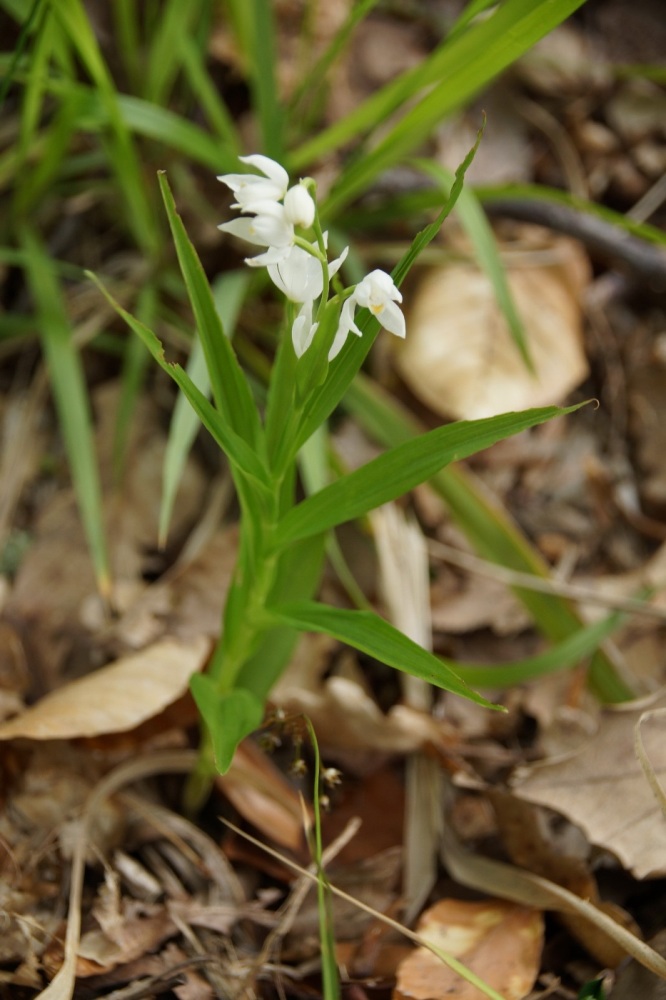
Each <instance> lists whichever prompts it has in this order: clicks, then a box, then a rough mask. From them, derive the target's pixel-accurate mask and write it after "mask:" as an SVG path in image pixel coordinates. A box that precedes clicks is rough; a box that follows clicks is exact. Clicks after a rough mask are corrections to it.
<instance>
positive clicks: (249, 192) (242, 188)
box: [217, 153, 289, 212]
mask: <svg viewBox="0 0 666 1000" xmlns="http://www.w3.org/2000/svg"><path fill="white" fill-rule="evenodd" d="M239 159H240V161H241V163H247V164H249V165H250V166H251V167H255V168H256V169H257V170H260V171H261V173H262V174H263V175H264V176H263V177H258V176H257V175H256V174H221V175H220V176H219V177H218V178H217V179H218V181H221V182H222V183H223V184H226V185H227V187H228V188H230V189H231V190H232V191H233V193H234V195H235V196H236V201H235V203H234V205H233V206H232V207H233V208H240V209H242V211H244V212H253V211H255V209H254V208H253V205H255V204H256V203H257V202H266V201H274V202H279V201H282V199H283V198H284V196H285V194H286V193H287V188H288V187H289V174H288V173H287V171H286V170H285V169H284V167H283V166H282V165H281V164H279V163H276V162H275V160H271V159H270V157H268V156H262V155H261V154H260V153H255V154H253V155H252V156H241V157H239Z"/></svg>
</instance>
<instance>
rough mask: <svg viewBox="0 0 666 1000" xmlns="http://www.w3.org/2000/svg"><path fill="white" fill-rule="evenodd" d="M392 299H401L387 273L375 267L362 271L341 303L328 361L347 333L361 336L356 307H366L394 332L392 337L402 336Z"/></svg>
mask: <svg viewBox="0 0 666 1000" xmlns="http://www.w3.org/2000/svg"><path fill="white" fill-rule="evenodd" d="M396 302H402V295H401V294H400V292H399V290H398V289H397V288H396V286H395V284H394V283H393V280H392V278H391V276H390V275H388V274H386V272H385V271H379V270H376V271H371V272H370V274H366V276H365V278H363V280H362V281H359V283H358V285H357V286H356V288H355V289H354V291H353V292H352V294H351V295H350V297H349V298H348V299H346V300H345V302H344V304H343V306H342V310H341V311H340V321H339V323H338V329H337V332H336V334H335V337H334V339H333V344H332V346H331V350H330V352H329V355H328V360H329V361H332V360H333V358H334V357H336V356H337V355H338V354H339V353H340V351H341V350H342V347H343V346H344V343H345V341H346V340H347V337H348V335H349V334H350V333H355V334H357V335H358V336H359V337H360V336H361V331H360V330H359V328H358V327H357V326H356V323H355V322H354V312H355V310H356V307H357V306H361V307H362V308H365V309H369V310H370V312H371V313H372V314H373V316H376V317H377V319H378V320H379V322H380V323H381V324H382V326H383V327H384V329H386V330H388V331H389V333H393V334H395V336H396V337H404V336H405V317H404V316H403V314H402V312H401V311H400V309H399V308H398V306H397V305H396Z"/></svg>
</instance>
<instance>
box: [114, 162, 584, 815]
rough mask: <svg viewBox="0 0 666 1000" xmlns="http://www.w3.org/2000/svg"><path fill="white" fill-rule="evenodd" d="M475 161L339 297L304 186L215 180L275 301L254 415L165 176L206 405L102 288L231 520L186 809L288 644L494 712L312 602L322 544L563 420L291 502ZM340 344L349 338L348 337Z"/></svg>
mask: <svg viewBox="0 0 666 1000" xmlns="http://www.w3.org/2000/svg"><path fill="white" fill-rule="evenodd" d="M474 151H475V150H472V151H471V152H470V154H469V156H468V157H467V158H466V160H465V162H464V163H463V164H462V166H461V167H460V168H459V170H458V172H457V174H456V178H455V182H454V184H453V186H452V189H451V193H450V195H449V198H448V201H447V203H446V204H445V205H444V207H443V208H442V211H441V212H440V214H439V216H438V218H437V219H436V220H435V222H433V223H432V224H431V225H430V226H428V227H427V228H426V229H425V230H424V231H423V232H422V233H420V234H418V236H417V237H416V238H415V240H414V242H413V243H412V246H411V247H410V249H409V251H408V252H407V254H406V255H405V257H404V258H403V259H402V260H401V261H400V262H399V263H398V265H397V267H396V268H395V269H394V271H393V274H392V275H389V274H387V273H385V272H384V271H381V270H373V271H370V273H369V274H367V275H366V276H365V277H364V278H363V279H362V280H361V281H359V282H358V283H356V284H354V285H345V283H344V280H343V277H342V275H343V273H344V264H345V259H346V256H347V252H348V248H345V250H344V251H343V252H342V253H341V254H340V255H339V256H338V257H337V258H336V259H334V260H329V257H328V238H327V233H326V231H325V230H323V228H322V225H321V221H320V213H319V206H318V202H317V192H316V185H315V182H314V181H313V180H312V179H311V178H305V179H302V180H300V181H298V182H297V183H296V184H294V185H292V186H290V184H289V176H288V173H287V171H286V170H285V168H284V167H283V166H282V165H281V164H279V163H277V162H275V161H274V160H271V159H269V158H268V157H266V156H262V155H258V154H257V155H252V156H246V157H242V158H241V162H242V164H243V165H244V166H245V167H247V168H250V169H249V170H248V171H246V172H242V171H241V172H239V173H234V174H225V175H223V176H221V177H220V178H219V180H220V181H222V183H223V184H225V185H226V186H227V187H228V188H229V189H230V190H231V191H232V192H233V195H234V198H235V201H234V204H233V206H232V207H233V208H234V209H236V210H237V211H238V217H237V218H234V219H233V220H231V221H228V222H225V223H223V224H222V225H221V226H220V229H221V230H222V231H223V232H225V233H229V234H231V235H233V236H234V237H239V238H241V239H242V240H244V241H246V242H247V243H249V244H251V245H254V246H255V247H259V248H260V249H261V252H260V253H259V254H258V255H257V256H254V257H248V258H247V260H246V263H247V264H248V266H250V267H252V268H262V267H265V268H266V269H267V272H268V275H269V277H270V278H271V280H272V282H273V284H274V285H275V287H276V288H277V290H278V293H279V294H280V296H281V297H283V299H284V303H285V323H284V329H283V332H282V334H281V335H280V337H279V338H278V346H277V350H276V354H275V359H274V363H273V367H272V371H271V377H270V381H269V385H268V393H267V398H266V402H265V405H264V406H263V407H260V406H259V405H258V403H257V401H256V400H255V398H254V396H253V394H252V391H251V388H250V383H249V382H248V380H247V378H246V376H245V373H244V372H243V370H242V368H241V366H240V364H239V361H238V358H237V356H236V353H235V351H234V348H233V345H232V344H231V343H230V341H229V339H228V338H227V337H226V336H225V333H224V330H223V328H222V323H221V320H220V317H219V315H218V312H217V310H216V308H215V304H214V300H213V296H212V293H211V289H210V286H209V284H208V281H207V279H206V276H205V274H204V271H203V268H202V266H201V263H200V261H199V258H198V256H197V254H196V251H195V249H194V247H193V246H192V244H191V242H190V240H189V238H188V236H187V233H186V231H185V228H184V226H183V223H182V221H181V219H180V217H179V215H178V213H177V211H176V206H175V203H174V199H173V196H172V193H171V190H170V188H169V185H168V183H167V180H166V178H165V176H164V175H160V186H161V190H162V195H163V198H164V203H165V206H166V211H167V215H168V218H169V222H170V226H171V230H172V234H173V237H174V242H175V246H176V250H177V254H178V258H179V263H180V267H181V270H182V273H183V277H184V281H185V284H186V287H187V290H188V294H189V298H190V302H191V305H192V309H193V313H194V317H195V320H196V326H197V331H198V335H199V337H200V339H201V343H202V347H203V351H204V355H205V359H206V364H207V367H208V371H209V375H210V386H211V393H212V400H209V399H208V398H207V396H206V395H205V394H204V393H203V392H201V391H200V389H199V388H197V386H196V385H195V384H194V382H193V381H192V379H191V378H190V377H189V375H188V374H187V372H186V371H185V370H184V369H183V368H181V367H180V365H178V364H173V363H171V362H168V361H167V360H166V359H165V357H164V351H163V347H162V344H161V343H160V341H159V340H158V338H157V337H156V335H155V334H154V333H153V332H152V331H151V330H150V329H148V328H147V327H146V326H144V325H143V324H142V323H141V322H140V321H139V320H137V319H136V318H135V317H133V316H131V315H130V314H129V313H127V312H126V311H125V310H124V309H122V307H121V306H120V305H119V304H118V303H117V302H115V300H114V299H113V298H112V297H111V296H110V295H109V293H108V292H106V291H105V290H104V289H103V288H102V291H104V294H105V295H106V296H107V298H108V299H109V301H111V303H112V304H113V305H114V307H115V308H116V310H117V311H118V312H119V313H120V315H122V316H123V317H124V319H125V320H126V321H127V323H128V324H129V325H130V327H131V328H132V329H133V330H134V331H135V332H136V333H137V334H138V335H139V336H140V337H141V338H142V340H143V341H144V343H145V344H146V346H147V347H148V349H149V350H150V351H151V353H152V354H153V356H154V358H155V359H156V361H157V362H158V363H159V364H160V365H161V366H162V368H163V369H164V370H165V371H166V372H167V373H168V374H169V375H170V376H171V377H172V378H173V379H174V381H175V382H176V383H177V384H178V386H179V387H180V389H181V391H182V392H183V393H184V395H185V396H186V398H187V399H188V400H189V402H190V403H191V405H192V406H193V408H194V410H195V412H196V413H197V415H198V417H199V419H200V420H201V422H202V423H203V425H204V426H205V427H206V428H207V429H208V431H209V432H210V434H211V435H212V436H213V438H214V439H215V441H216V442H217V444H218V445H219V447H220V448H221V449H222V451H223V452H224V453H225V455H226V457H227V460H228V463H229V469H230V472H231V475H232V477H233V480H234V484H235V488H236V493H237V497H238V503H239V506H240V511H241V517H240V526H239V551H238V558H237V565H236V569H235V573H234V576H233V580H232V582H231V585H230V588H229V591H228V594H227V598H226V602H225V606H224V609H223V612H222V625H221V634H220V638H219V641H218V643H217V645H216V647H215V649H214V652H213V654H212V657H211V660H210V664H209V667H208V670H207V672H206V673H205V674H200V675H196V676H195V677H193V679H192V682H191V688H192V694H193V696H194V699H195V701H196V703H197V706H198V708H199V710H200V713H201V716H202V719H203V722H204V726H203V737H202V748H201V754H200V759H199V767H198V769H197V772H196V774H195V775H194V776H193V779H192V784H191V787H190V792H191V802H190V805H191V806H194V805H196V804H197V803H198V802H199V801H200V800H201V798H202V796H203V794H204V793H205V790H206V788H207V787H208V783H209V782H210V780H211V777H212V775H213V774H214V773H215V771H216V770H217V771H220V772H224V771H225V770H226V769H227V768H228V767H229V765H230V763H231V760H232V757H233V754H234V752H235V749H236V747H237V746H238V744H239V742H240V741H241V740H242V739H244V738H245V737H246V736H247V735H249V734H250V733H251V732H252V731H254V730H255V729H256V728H258V727H259V726H260V724H261V722H262V718H263V714H264V707H265V703H266V701H267V699H268V697H269V694H270V690H271V687H272V686H273V684H274V683H275V681H276V679H277V678H278V677H279V675H280V673H281V672H282V671H283V670H284V668H285V667H286V665H287V664H288V662H289V659H290V656H291V654H292V651H293V648H294V645H295V642H296V640H297V638H298V634H299V633H300V632H307V631H310V632H323V633H327V634H328V635H330V636H332V637H334V638H335V639H337V640H339V641H341V642H344V643H347V644H349V645H351V646H353V647H355V648H356V649H358V650H360V651H362V652H364V653H365V654H367V655H369V656H371V657H375V658H376V659H378V660H380V661H381V662H383V663H386V664H388V665H390V666H392V667H394V668H396V669H398V670H403V671H407V672H408V673H410V674H412V675H414V676H417V677H420V678H422V679H425V680H427V681H429V682H431V683H432V684H434V685H436V686H438V687H440V688H443V689H445V690H447V691H450V692H453V693H454V694H456V695H460V696H463V697H465V698H469V699H471V700H473V701H475V702H478V703H480V704H483V705H486V706H488V707H496V706H490V705H489V703H488V702H487V701H486V700H485V699H484V698H483V697H481V696H480V695H479V694H476V693H475V692H474V691H473V690H471V689H470V688H469V687H468V686H467V685H466V684H465V683H464V681H463V680H461V678H460V677H459V676H458V674H457V672H456V667H455V663H452V662H448V661H445V660H443V659H441V658H439V657H436V656H434V655H432V654H431V653H429V652H428V651H426V650H425V649H423V648H421V647H420V646H418V645H417V644H416V643H414V642H412V641H411V640H410V639H408V638H407V637H406V636H405V635H403V634H402V633H401V632H399V631H398V630H397V629H395V628H393V626H391V625H390V624H389V623H388V622H387V621H385V620H384V619H383V618H382V617H381V616H379V615H378V614H375V613H374V612H371V611H367V610H364V611H359V610H350V609H347V608H341V607H332V606H329V605H326V604H323V603H320V602H318V601H317V600H315V599H314V597H315V595H316V592H317V586H318V581H319V577H320V572H321V568H322V564H323V559H324V547H325V541H326V538H327V535H328V533H329V532H330V531H331V530H332V529H334V528H335V527H336V526H337V525H340V524H342V523H344V522H346V521H350V520H353V519H355V518H358V517H360V516H363V515H364V514H366V513H367V512H368V511H370V510H372V509H373V508H376V507H378V506H379V505H381V504H383V503H387V502H389V501H391V500H394V499H396V498H398V497H400V496H401V495H403V494H405V493H406V492H408V491H409V490H410V489H412V488H413V487H415V486H416V485H418V484H419V483H422V482H424V481H425V480H427V479H428V478H429V477H431V476H432V475H434V474H435V473H436V472H438V471H439V470H440V469H441V468H443V467H444V466H445V465H447V464H448V463H449V462H452V461H453V460H455V459H460V458H464V457H466V456H468V455H471V454H473V453H474V452H476V451H479V450H480V449H482V448H485V447H487V446H489V445H491V444H493V443H494V442H496V441H498V440H500V439H502V438H505V437H508V436H509V435H511V434H515V433H518V432H520V431H522V430H525V429H526V428H528V427H532V426H534V425H536V424H539V423H542V422H543V421H545V420H547V419H549V418H551V417H553V416H555V415H556V414H558V413H563V412H568V411H566V410H558V409H557V408H555V407H547V408H542V409H537V410H529V411H525V412H523V413H508V414H504V415H501V416H497V417H492V418H486V419H482V420H475V421H465V422H460V423H456V424H451V425H447V426H444V427H438V428H435V429H434V430H431V431H429V432H428V433H425V434H423V435H422V436H421V437H420V438H418V439H417V440H415V441H410V442H408V443H407V444H404V445H400V446H398V447H396V448H393V449H392V450H390V451H388V452H385V453H384V454H382V455H380V456H379V457H378V458H376V459H374V460H373V461H371V462H369V463H368V464H367V465H365V466H363V467H362V468H360V469H357V470H355V471H353V472H350V473H348V474H346V475H342V476H340V478H338V479H337V480H335V481H333V482H331V483H329V484H328V485H326V486H324V487H323V488H321V489H319V490H318V491H317V492H314V493H312V495H310V496H306V497H304V498H303V499H299V486H298V462H299V456H300V455H301V454H302V452H303V450H304V449H305V448H306V447H307V446H308V442H309V441H310V440H311V439H312V438H313V435H315V434H316V433H317V432H318V431H319V429H320V428H321V427H322V426H323V425H325V424H326V421H327V418H328V417H329V415H330V414H331V413H332V412H333V410H334V409H335V408H336V407H337V406H338V405H339V404H340V403H341V402H342V401H343V399H344V396H345V392H346V390H347V388H348V387H349V385H350V384H351V382H352V380H353V378H354V376H355V375H356V373H357V372H358V370H359V369H360V367H361V365H362V364H363V361H364V359H365V357H366V355H367V353H368V351H369V350H370V347H371V346H372V342H373V341H374V339H375V337H376V335H377V333H378V332H379V330H380V328H381V327H383V328H385V329H386V330H388V331H389V332H391V333H392V334H394V335H395V336H397V337H404V336H405V331H406V324H405V318H404V316H403V313H402V311H401V309H400V303H401V302H402V296H401V293H400V291H399V286H400V284H401V282H402V280H403V279H404V277H405V275H406V274H407V272H408V270H409V268H410V267H411V265H412V264H413V262H414V261H415V260H416V258H417V256H418V254H419V253H420V252H421V250H422V249H423V248H424V247H425V246H426V245H427V244H428V242H429V241H430V240H431V239H432V238H433V237H434V236H435V235H436V233H437V231H438V230H439V227H440V226H441V224H442V222H443V220H444V219H445V218H446V216H447V215H448V213H449V211H450V210H451V208H452V207H453V205H454V203H455V201H456V198H457V197H458V195H459V193H460V190H461V188H462V183H463V177H464V172H465V170H466V168H467V166H468V165H469V163H470V162H471V160H472V157H473V154H474ZM98 284H99V283H98ZM100 287H102V286H101V285H100ZM350 333H353V334H355V336H354V337H352V338H351V340H350V339H349V334H350Z"/></svg>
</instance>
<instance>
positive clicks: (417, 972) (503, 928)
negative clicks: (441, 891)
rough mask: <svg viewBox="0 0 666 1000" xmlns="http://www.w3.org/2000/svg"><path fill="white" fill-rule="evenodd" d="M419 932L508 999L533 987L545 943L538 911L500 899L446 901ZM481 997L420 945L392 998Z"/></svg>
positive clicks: (471, 999) (430, 912)
mask: <svg viewBox="0 0 666 1000" xmlns="http://www.w3.org/2000/svg"><path fill="white" fill-rule="evenodd" d="M418 932H419V934H420V935H421V936H422V937H424V938H425V939H426V940H427V941H429V942H430V943H432V944H433V945H435V946H436V947H437V948H440V949H441V950H442V951H445V952H447V953H448V954H449V955H453V956H454V957H455V958H457V959H460V960H461V961H462V962H464V964H465V965H466V966H467V968H469V969H471V971H472V972H474V973H476V975H477V976H480V977H481V978H482V979H483V980H485V982H486V983H487V984H488V985H490V986H492V987H494V989H496V990H497V991H498V992H499V993H501V994H502V996H504V997H505V998H506V1000H521V998H522V997H524V996H525V995H526V994H527V993H529V991H530V989H531V988H532V986H533V985H534V981H535V979H536V977H537V973H538V971H539V961H540V958H541V949H542V946H543V916H542V914H541V913H540V912H539V911H538V910H534V909H531V908H529V907H527V906H517V905H516V904H515V903H504V902H500V901H499V900H484V901H482V902H477V903H469V902H462V901H461V900H457V899H442V900H440V901H439V902H438V903H435V905H434V906H432V907H431V908H430V909H429V910H427V911H426V912H425V913H424V914H423V916H422V917H421V920H420V921H419V925H418ZM444 996H446V997H455V998H456V1000H478V997H479V996H480V994H479V990H478V989H477V988H476V987H475V986H472V985H471V984H470V983H468V982H467V981H465V980H463V979H461V978H460V976H459V975H458V974H457V973H456V972H454V971H453V970H452V969H450V968H449V967H448V966H447V965H445V964H444V963H443V962H441V961H440V960H439V959H438V958H437V957H436V956H435V955H434V954H433V953H432V952H430V951H428V950H426V949H425V948H418V949H417V950H416V951H414V952H413V953H412V954H411V955H410V956H409V957H408V958H406V959H405V961H404V962H402V964H401V965H400V968H399V970H398V978H397V983H396V988H395V990H394V992H393V1000H439V998H441V997H444Z"/></svg>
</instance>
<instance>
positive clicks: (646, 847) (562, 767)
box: [514, 694, 666, 878]
mask: <svg viewBox="0 0 666 1000" xmlns="http://www.w3.org/2000/svg"><path fill="white" fill-rule="evenodd" d="M665 706H666V694H662V695H661V696H660V697H659V698H658V699H657V700H651V701H650V703H649V704H646V702H645V701H641V702H632V703H630V704H628V705H624V706H622V708H619V709H614V710H610V709H609V710H607V711H606V712H605V713H604V715H603V716H602V719H601V724H600V726H599V730H598V732H597V734H596V735H595V736H594V737H593V738H592V739H590V740H589V741H587V742H586V743H585V744H584V746H583V747H582V749H581V750H580V751H579V752H577V753H573V754H571V755H570V756H568V757H567V758H566V759H564V760H561V759H560V760H558V761H555V762H553V763H549V762H548V761H546V762H545V763H543V764H538V765H536V766H534V767H532V768H530V769H529V770H526V771H525V770H523V771H521V772H519V773H518V774H517V775H516V778H515V781H514V790H515V793H516V795H518V796H520V797H521V798H523V799H526V800H527V801H528V802H536V803H538V804H539V805H543V806H547V807H548V808H550V809H555V810H556V811H557V812H560V813H563V814H564V815H565V816H567V817H568V818H569V819H570V820H571V821H572V822H574V823H577V824H578V826H580V827H582V829H583V830H584V832H585V834H586V836H587V837H588V839H589V840H590V841H591V843H593V844H597V845H598V846H600V847H605V848H607V849H608V850H609V851H612V852H613V853H614V854H615V855H617V857H618V858H619V860H620V861H621V863H622V864H623V865H624V866H625V867H626V868H628V869H629V870H630V871H631V872H633V874H634V875H635V876H636V878H657V877H660V876H664V875H666V851H665V850H664V843H665V836H666V820H665V819H664V816H663V813H662V811H661V808H660V806H659V803H658V802H657V799H656V798H655V796H654V794H653V792H652V789H651V788H650V784H649V783H648V781H647V779H646V778H645V775H644V774H643V770H642V767H641V765H640V763H639V761H638V759H637V757H636V754H635V752H634V730H635V727H636V723H637V722H638V720H639V719H640V718H641V716H642V715H643V713H644V712H645V710H646V709H647V708H650V709H652V710H654V711H655V712H656V710H658V709H660V708H663V707H665ZM665 727H666V721H665V720H664V719H663V717H662V718H661V719H658V718H655V719H654V721H653V722H652V724H651V725H650V726H649V727H647V728H646V730H645V731H644V732H643V740H644V745H645V752H646V754H647V755H648V757H649V760H650V764H651V767H652V770H653V773H654V775H655V778H656V780H657V781H659V782H661V784H662V785H663V783H664V780H665V778H666V740H664V738H663V735H664V729H665ZM619 803H621V806H620V808H618V804H619Z"/></svg>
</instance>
